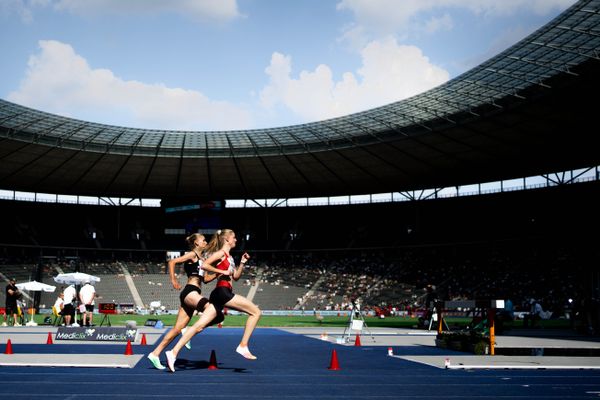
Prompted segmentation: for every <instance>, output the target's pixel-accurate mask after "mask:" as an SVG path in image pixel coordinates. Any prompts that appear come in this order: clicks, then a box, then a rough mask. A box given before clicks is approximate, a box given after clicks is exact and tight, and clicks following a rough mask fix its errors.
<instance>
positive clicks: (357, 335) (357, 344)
mask: <svg viewBox="0 0 600 400" xmlns="http://www.w3.org/2000/svg"><path fill="white" fill-rule="evenodd" d="M354 345H355V346H360V345H361V344H360V335H359V334H358V333H357V334H356V339H355V340H354Z"/></svg>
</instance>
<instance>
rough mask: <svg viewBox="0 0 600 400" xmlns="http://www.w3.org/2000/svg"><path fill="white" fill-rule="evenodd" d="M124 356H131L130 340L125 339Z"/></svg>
mask: <svg viewBox="0 0 600 400" xmlns="http://www.w3.org/2000/svg"><path fill="white" fill-rule="evenodd" d="M125 355H126V356H132V355H133V349H132V348H131V340H129V339H127V347H125Z"/></svg>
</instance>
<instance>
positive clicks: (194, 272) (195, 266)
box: [183, 253, 204, 278]
mask: <svg viewBox="0 0 600 400" xmlns="http://www.w3.org/2000/svg"><path fill="white" fill-rule="evenodd" d="M196 257H198V261H195V262H194V261H191V260H190V261H188V262H186V263H185V264H184V265H183V267H184V269H185V273H186V275H187V277H188V278H190V277H192V276H197V277H201V276H202V275H204V270H203V269H202V268H201V267H202V258H201V257H200V256H198V253H196Z"/></svg>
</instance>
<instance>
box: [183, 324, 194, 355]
mask: <svg viewBox="0 0 600 400" xmlns="http://www.w3.org/2000/svg"><path fill="white" fill-rule="evenodd" d="M187 329H188V328H187V326H186V327H185V328H183V329H182V330H181V336H183V335H185V331H187ZM185 348H186V349H188V350H191V349H192V341H191V340H190V341H189V342H187V343H186V344H185Z"/></svg>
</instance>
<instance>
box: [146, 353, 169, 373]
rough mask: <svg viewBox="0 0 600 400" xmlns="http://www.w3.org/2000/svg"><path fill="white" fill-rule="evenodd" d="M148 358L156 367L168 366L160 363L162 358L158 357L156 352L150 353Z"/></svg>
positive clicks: (163, 367)
mask: <svg viewBox="0 0 600 400" xmlns="http://www.w3.org/2000/svg"><path fill="white" fill-rule="evenodd" d="M148 360H150V362H151V363H152V365H154V368H156V369H161V370H162V369H165V368H167V367H165V366H164V365H162V364H161V363H160V358H158V357H156V356H155V355H154V354H152V353H150V354H148Z"/></svg>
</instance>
